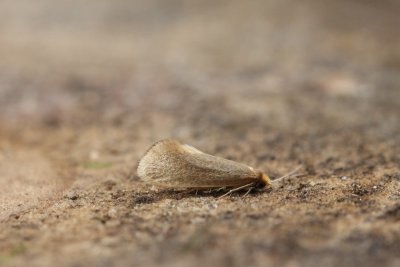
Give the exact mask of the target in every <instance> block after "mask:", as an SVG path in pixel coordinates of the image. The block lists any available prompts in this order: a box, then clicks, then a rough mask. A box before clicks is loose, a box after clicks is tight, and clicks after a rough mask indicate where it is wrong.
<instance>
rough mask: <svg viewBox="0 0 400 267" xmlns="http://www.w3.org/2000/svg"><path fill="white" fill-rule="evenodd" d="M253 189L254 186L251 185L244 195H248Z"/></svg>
mask: <svg viewBox="0 0 400 267" xmlns="http://www.w3.org/2000/svg"><path fill="white" fill-rule="evenodd" d="M251 190H253V187H250V188H249V190H247V192H246V193H245V194H244V195H243V197H245V196H247V195H248V194H250V192H251Z"/></svg>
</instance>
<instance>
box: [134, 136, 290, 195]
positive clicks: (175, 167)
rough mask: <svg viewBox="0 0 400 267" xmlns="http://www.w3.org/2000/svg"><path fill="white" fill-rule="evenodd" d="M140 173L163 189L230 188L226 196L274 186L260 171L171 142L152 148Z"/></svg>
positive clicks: (142, 164)
mask: <svg viewBox="0 0 400 267" xmlns="http://www.w3.org/2000/svg"><path fill="white" fill-rule="evenodd" d="M137 173H138V176H139V177H140V178H141V179H142V180H143V181H145V182H147V183H149V184H153V185H157V186H160V187H167V188H191V189H213V188H230V189H231V190H229V191H228V192H227V193H226V194H224V195H223V196H225V195H228V194H230V193H232V192H235V191H238V190H241V189H244V188H249V191H248V192H247V193H249V192H250V190H251V189H253V188H263V187H266V186H271V180H270V178H269V177H268V176H267V175H266V174H265V173H263V172H261V171H259V170H255V169H253V168H252V167H250V166H247V165H245V164H242V163H238V162H235V161H231V160H227V159H224V158H220V157H215V156H212V155H209V154H206V153H203V152H201V151H200V150H198V149H196V148H194V147H192V146H189V145H186V144H181V143H180V142H178V141H176V140H171V139H166V140H162V141H159V142H157V143H155V144H154V145H153V146H152V147H150V149H149V150H148V151H147V152H146V154H145V155H144V156H143V157H142V158H141V159H140V161H139V165H138V168H137ZM289 175H290V174H289ZM281 178H284V177H281ZM274 181H276V180H274ZM247 193H246V194H247ZM223 196H221V197H223Z"/></svg>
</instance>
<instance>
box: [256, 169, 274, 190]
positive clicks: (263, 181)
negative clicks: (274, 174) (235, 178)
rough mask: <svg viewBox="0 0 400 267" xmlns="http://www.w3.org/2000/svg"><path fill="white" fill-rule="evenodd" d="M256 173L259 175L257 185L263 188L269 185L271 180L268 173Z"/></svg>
mask: <svg viewBox="0 0 400 267" xmlns="http://www.w3.org/2000/svg"><path fill="white" fill-rule="evenodd" d="M258 175H259V182H258V184H257V187H259V188H263V187H269V186H271V180H270V179H269V177H268V175H266V174H265V173H263V172H262V171H258Z"/></svg>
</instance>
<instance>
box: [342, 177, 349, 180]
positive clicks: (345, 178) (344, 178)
mask: <svg viewBox="0 0 400 267" xmlns="http://www.w3.org/2000/svg"><path fill="white" fill-rule="evenodd" d="M347 178H348V177H347V176H342V177H340V179H342V180H347Z"/></svg>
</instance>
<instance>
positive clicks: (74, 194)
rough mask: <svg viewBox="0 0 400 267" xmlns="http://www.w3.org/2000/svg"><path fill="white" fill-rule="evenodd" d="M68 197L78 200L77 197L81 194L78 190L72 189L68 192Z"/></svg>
mask: <svg viewBox="0 0 400 267" xmlns="http://www.w3.org/2000/svg"><path fill="white" fill-rule="evenodd" d="M66 197H67V198H69V199H71V200H76V199H78V197H79V195H78V193H77V192H76V191H74V190H72V191H69V192H68V193H67V195H66Z"/></svg>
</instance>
